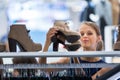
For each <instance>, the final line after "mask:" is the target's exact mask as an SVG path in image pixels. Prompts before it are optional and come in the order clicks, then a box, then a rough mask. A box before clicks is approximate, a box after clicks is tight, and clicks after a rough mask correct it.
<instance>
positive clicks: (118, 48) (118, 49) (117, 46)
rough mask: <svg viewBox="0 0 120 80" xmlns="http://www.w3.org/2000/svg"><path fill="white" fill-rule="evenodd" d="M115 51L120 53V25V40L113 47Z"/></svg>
mask: <svg viewBox="0 0 120 80" xmlns="http://www.w3.org/2000/svg"><path fill="white" fill-rule="evenodd" d="M113 49H114V50H115V51H120V25H119V26H118V38H117V41H116V43H115V44H114V45H113Z"/></svg>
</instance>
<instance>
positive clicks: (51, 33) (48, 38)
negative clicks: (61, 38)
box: [39, 28, 57, 63]
mask: <svg viewBox="0 0 120 80" xmlns="http://www.w3.org/2000/svg"><path fill="white" fill-rule="evenodd" d="M55 33H57V29H56V28H50V29H49V31H48V33H47V35H46V41H45V45H44V48H43V52H47V51H48V49H49V46H50V44H51V37H52V36H54V35H55ZM39 63H46V57H44V58H39Z"/></svg>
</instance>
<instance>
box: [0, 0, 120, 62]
mask: <svg viewBox="0 0 120 80" xmlns="http://www.w3.org/2000/svg"><path fill="white" fill-rule="evenodd" d="M0 19H1V20H0V43H1V44H7V36H8V32H9V30H10V25H12V24H25V25H26V28H27V29H28V30H30V33H29V35H30V37H31V39H32V40H33V41H34V42H36V43H41V44H42V46H44V43H45V38H46V33H47V31H48V29H49V28H51V27H52V26H53V23H54V21H55V20H64V21H66V22H68V23H69V27H70V29H72V30H77V29H78V27H79V24H80V23H81V22H82V21H92V22H96V23H97V24H98V25H99V26H100V29H101V33H102V38H103V41H104V51H113V44H114V43H115V42H116V39H117V35H118V25H120V0H0ZM6 51H8V50H6ZM18 51H19V49H18ZM49 51H52V45H51V48H50V49H49ZM51 60H52V59H51ZM54 60H55V59H54ZM106 61H107V62H119V61H120V58H117V57H115V58H114V57H113V58H106ZM4 63H11V62H7V61H6V59H4Z"/></svg>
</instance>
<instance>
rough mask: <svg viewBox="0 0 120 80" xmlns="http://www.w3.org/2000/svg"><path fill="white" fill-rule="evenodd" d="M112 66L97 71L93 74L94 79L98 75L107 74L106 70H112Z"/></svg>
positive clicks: (93, 79)
mask: <svg viewBox="0 0 120 80" xmlns="http://www.w3.org/2000/svg"><path fill="white" fill-rule="evenodd" d="M111 69H112V68H102V69H101V70H99V71H98V72H97V73H95V74H94V75H93V76H92V80H95V79H96V77H97V76H98V77H99V76H101V75H103V74H105V73H106V72H108V71H109V70H111Z"/></svg>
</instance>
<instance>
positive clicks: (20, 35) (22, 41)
mask: <svg viewBox="0 0 120 80" xmlns="http://www.w3.org/2000/svg"><path fill="white" fill-rule="evenodd" d="M28 33H29V31H28V30H27V29H26V26H25V25H23V24H13V25H11V26H10V32H9V34H8V42H9V49H10V52H16V45H18V46H19V47H20V50H21V51H24V52H25V51H27V52H31V51H32V52H34V51H40V50H41V49H42V45H41V44H38V43H34V42H33V41H32V39H30V36H29V35H28Z"/></svg>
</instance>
